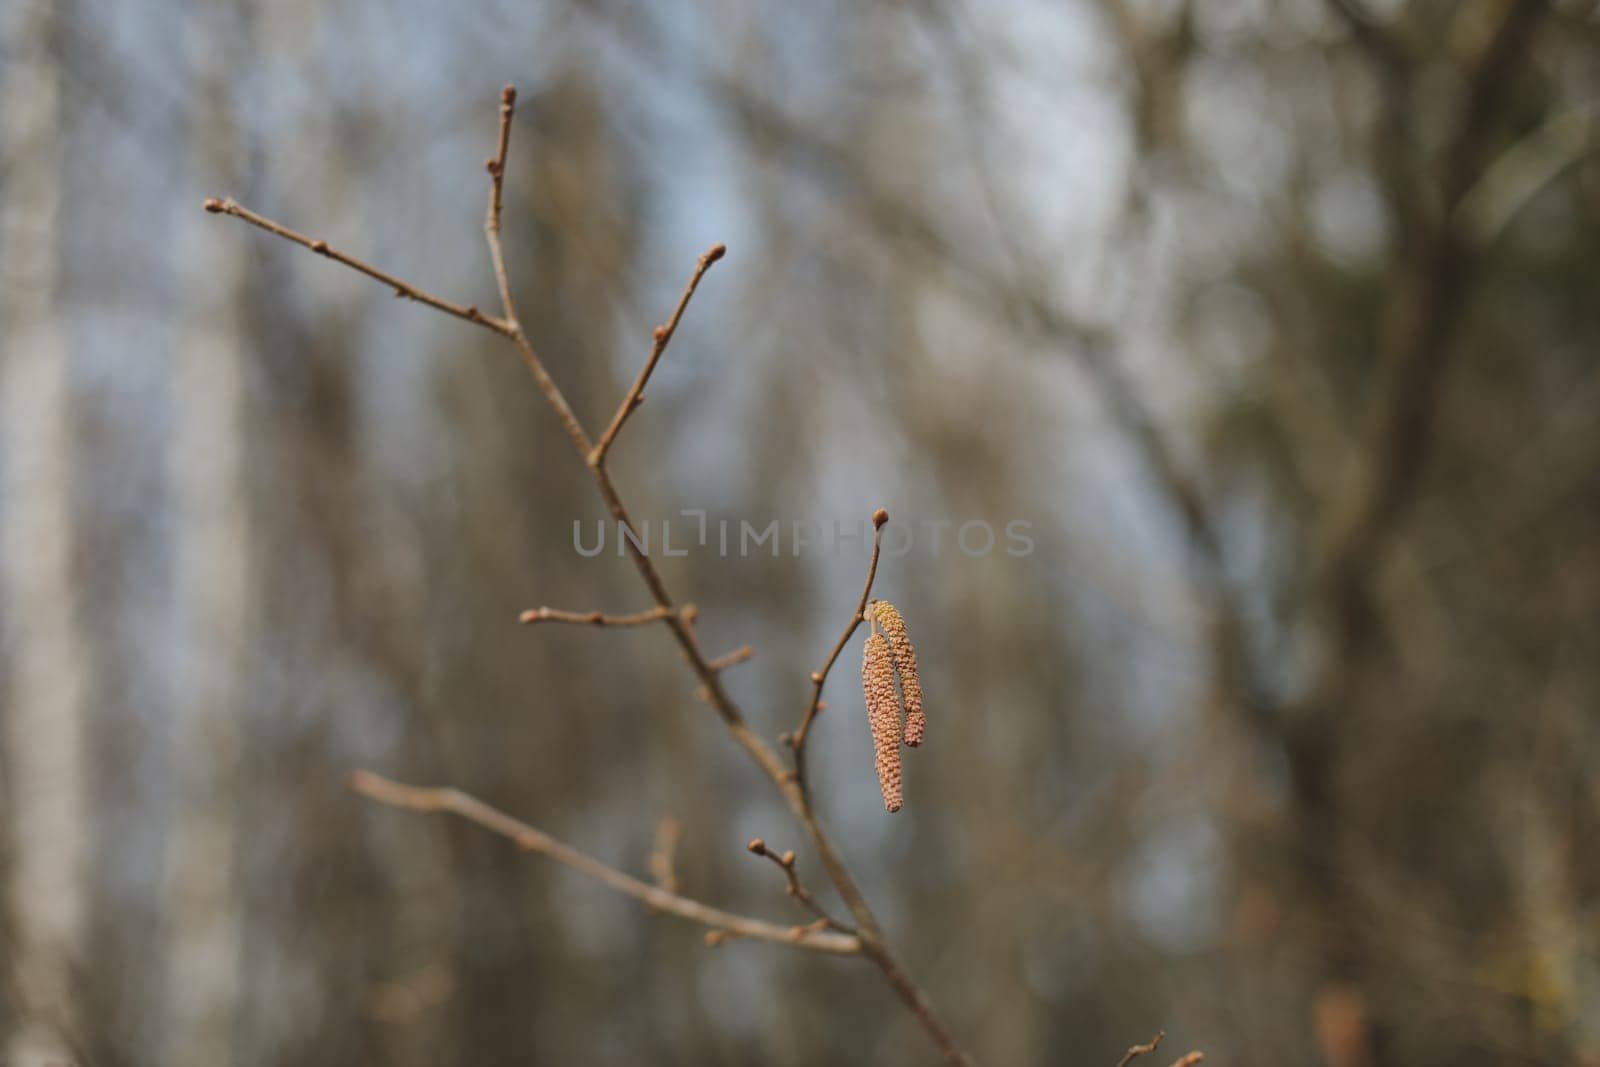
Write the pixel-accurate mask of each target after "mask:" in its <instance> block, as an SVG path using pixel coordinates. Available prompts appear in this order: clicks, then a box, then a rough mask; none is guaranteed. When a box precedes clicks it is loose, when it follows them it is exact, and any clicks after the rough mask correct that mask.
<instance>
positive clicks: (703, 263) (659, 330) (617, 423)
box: [589, 243, 728, 467]
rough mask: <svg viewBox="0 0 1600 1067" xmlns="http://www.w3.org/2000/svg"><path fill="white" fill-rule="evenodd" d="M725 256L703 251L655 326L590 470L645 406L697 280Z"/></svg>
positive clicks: (722, 251) (717, 250) (721, 249)
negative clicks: (648, 390) (645, 355)
mask: <svg viewBox="0 0 1600 1067" xmlns="http://www.w3.org/2000/svg"><path fill="white" fill-rule="evenodd" d="M727 254H728V246H727V245H725V244H721V243H718V244H714V245H712V246H711V247H710V248H708V249H706V250H705V252H704V253H703V254H701V256H700V259H699V260H698V261H696V263H695V266H694V273H693V274H691V275H689V284H688V285H686V286H684V287H683V295H682V296H680V297H679V298H678V306H677V307H676V308H674V309H673V311H672V317H671V318H669V319H667V321H666V322H664V323H662V324H661V325H660V326H657V327H656V328H655V332H654V333H653V334H652V335H651V338H652V343H651V346H650V358H649V359H647V360H645V364H644V368H643V369H642V370H640V371H639V376H638V377H637V378H635V379H634V380H633V385H632V386H631V387H629V389H628V395H627V396H625V397H623V398H622V403H621V404H619V405H618V406H617V413H616V414H615V415H613V416H611V424H610V425H609V426H607V427H606V432H605V433H603V434H601V435H600V442H599V443H598V444H596V445H595V446H594V451H592V452H590V453H589V466H591V467H599V466H602V465H603V464H604V463H605V461H606V453H607V452H610V451H611V446H612V444H613V443H614V442H615V441H616V439H617V434H619V433H621V432H622V424H623V423H625V422H627V421H628V416H629V415H632V414H633V411H634V409H635V408H637V407H638V406H639V405H640V404H642V403H644V387H645V386H646V385H648V384H649V382H650V375H651V374H653V373H654V372H655V369H656V364H657V363H659V362H660V361H661V354H662V353H663V352H665V351H666V350H667V345H669V344H671V343H672V335H673V334H675V333H677V332H678V323H679V322H681V321H682V320H683V313H684V311H686V310H687V309H688V307H689V301H690V300H692V299H693V298H694V291H695V290H696V289H698V288H699V287H700V279H701V278H703V277H705V274H706V271H708V270H710V269H711V264H713V263H715V262H716V261H717V260H719V259H721V258H722V257H723V256H725V255H727Z"/></svg>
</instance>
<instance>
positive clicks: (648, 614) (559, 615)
mask: <svg viewBox="0 0 1600 1067" xmlns="http://www.w3.org/2000/svg"><path fill="white" fill-rule="evenodd" d="M683 610H684V611H687V610H689V609H688V608H684V609H683ZM672 613H673V609H671V608H651V609H650V610H648V611H640V612H635V613H634V614H632V615H606V614H603V613H602V612H598V611H561V610H560V609H558V608H529V609H528V610H527V611H524V612H523V613H522V614H521V615H518V616H517V621H518V622H520V623H522V624H524V625H528V624H530V623H535V622H570V623H576V624H579V625H582V626H645V625H647V624H649V623H652V622H660V621H661V620H662V619H665V618H667V617H668V616H669V615H671V614H672Z"/></svg>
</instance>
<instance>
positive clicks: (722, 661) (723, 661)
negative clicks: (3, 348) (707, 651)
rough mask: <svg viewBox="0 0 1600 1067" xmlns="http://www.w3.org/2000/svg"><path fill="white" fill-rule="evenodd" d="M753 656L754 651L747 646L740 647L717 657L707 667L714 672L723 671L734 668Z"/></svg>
mask: <svg viewBox="0 0 1600 1067" xmlns="http://www.w3.org/2000/svg"><path fill="white" fill-rule="evenodd" d="M755 654H756V650H755V649H753V648H751V647H750V646H749V645H740V646H739V647H738V648H736V649H734V650H733V651H732V652H729V653H728V654H727V655H725V656H718V657H717V658H716V659H714V660H712V661H711V662H710V663H709V664H708V666H709V667H710V668H711V669H712V670H714V671H725V670H727V669H728V668H729V667H736V666H738V665H739V664H741V663H743V662H744V661H745V660H748V659H751V658H753V657H754V656H755Z"/></svg>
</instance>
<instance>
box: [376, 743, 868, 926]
mask: <svg viewBox="0 0 1600 1067" xmlns="http://www.w3.org/2000/svg"><path fill="white" fill-rule="evenodd" d="M350 788H351V789H353V790H354V791H355V792H357V793H360V794H361V795H362V796H364V797H367V798H368V799H370V800H375V801H377V802H378V803H380V804H387V805H389V806H390V807H394V808H405V809H407V810H409V811H418V812H426V813H438V812H448V813H449V814H451V815H457V816H460V817H461V818H463V819H466V820H467V821H468V822H473V823H477V824H478V825H479V826H481V827H483V828H484V829H486V830H489V831H490V832H492V833H496V834H499V835H500V836H501V837H504V838H507V839H509V840H511V841H512V842H514V843H515V844H516V846H517V847H518V848H520V849H522V851H524V852H537V853H538V854H540V855H541V856H548V857H550V858H551V859H553V860H555V861H556V862H557V863H559V864H561V865H562V866H565V867H570V868H572V869H573V870H575V871H577V872H578V873H579V874H584V875H587V876H589V877H590V878H593V879H594V880H595V881H597V882H600V883H601V884H602V885H605V886H608V887H609V888H611V889H615V890H616V891H617V892H619V893H625V894H627V895H628V896H630V897H633V898H635V899H636V900H640V901H643V902H644V903H645V904H647V905H649V906H650V907H652V908H655V909H656V910H657V911H664V912H668V913H670V914H672V915H676V916H678V917H679V918H683V919H688V920H689V921H690V922H697V923H700V924H701V925H702V926H709V927H711V928H712V929H713V930H722V931H725V932H727V933H728V934H731V935H734V936H737V937H748V938H753V939H755V940H757V941H771V942H773V943H774V944H778V945H792V946H794V947H795V948H803V949H809V950H810V951H812V952H823V953H829V954H831V955H835V956H854V955H858V954H859V953H860V952H861V940H860V938H858V937H855V936H853V935H850V934H842V933H826V932H822V931H814V930H812V929H811V928H810V927H804V926H801V927H795V926H780V925H778V924H776V923H769V922H763V921H762V920H760V919H751V918H748V917H746V916H743V915H735V914H733V913H732V912H727V911H722V910H721V909H719V908H713V907H711V906H709V905H706V904H702V903H700V902H699V901H697V900H690V899H689V898H688V897H683V896H679V895H678V894H676V893H673V892H669V891H668V890H666V889H663V888H662V887H660V886H653V885H649V884H647V883H645V882H641V881H640V880H639V879H637V878H635V877H633V876H632V875H629V874H624V873H623V872H621V871H619V870H617V869H616V868H615V867H612V866H609V865H608V864H605V863H602V862H600V861H599V860H597V859H595V858H594V857H593V856H590V855H589V854H588V853H585V852H579V851H578V850H577V849H575V848H573V847H572V846H571V845H567V844H564V843H563V842H561V841H558V840H556V839H555V838H553V837H551V836H550V835H549V834H547V833H545V832H544V831H542V830H538V829H535V828H534V827H532V826H529V825H528V824H527V823H525V822H522V821H521V820H519V819H515V818H512V817H511V816H510V815H507V814H506V813H505V812H503V811H500V810H499V809H498V808H493V807H490V806H489V805H488V804H485V803H484V802H483V801H481V800H478V799H477V798H475V797H471V796H468V795H467V794H465V793H462V792H460V791H459V790H456V789H430V788H424V787H420V786H413V785H404V784H402V783H400V782H394V781H390V780H389V779H387V778H384V777H382V776H381V775H376V774H373V773H372V772H371V771H357V772H356V773H355V774H353V775H351V776H350Z"/></svg>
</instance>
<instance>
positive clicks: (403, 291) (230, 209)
mask: <svg viewBox="0 0 1600 1067" xmlns="http://www.w3.org/2000/svg"><path fill="white" fill-rule="evenodd" d="M205 209H206V210H207V211H209V212H211V213H212V214H213V215H232V216H233V217H234V218H236V219H243V220H244V221H245V222H248V223H249V224H250V225H252V226H256V227H258V228H260V229H263V230H266V231H267V232H268V233H270V234H273V235H275V236H277V237H282V238H283V239H284V240H286V241H293V242H294V243H295V244H297V245H300V246H301V247H302V248H309V249H311V251H313V252H315V253H317V255H319V256H326V257H327V258H328V259H331V260H333V261H334V262H335V263H343V264H344V265H345V266H347V267H349V268H350V269H352V270H357V271H360V272H361V273H362V274H365V275H366V276H367V277H369V278H375V279H377V280H378V281H380V282H382V283H383V284H384V285H387V286H388V287H389V288H391V289H393V290H394V295H395V296H401V297H405V298H406V299H407V300H415V301H417V302H418V303H419V304H427V305H428V306H429V307H431V308H437V309H438V310H440V311H442V312H444V313H445V314H446V315H454V316H455V317H456V318H458V319H465V320H466V321H467V322H471V323H476V324H477V325H479V326H486V327H488V328H489V329H491V330H493V331H494V332H495V333H498V334H501V335H503V336H506V337H510V336H511V326H510V324H508V323H506V322H504V321H503V320H501V319H497V318H495V317H494V316H493V315H485V314H484V313H483V312H481V311H479V310H478V309H477V308H476V307H473V306H471V305H467V304H457V303H454V302H453V301H449V300H445V299H444V298H443V297H438V296H434V295H433V294H432V293H428V292H424V291H423V290H421V289H418V288H417V287H416V286H414V285H412V284H411V283H410V282H404V281H401V280H400V279H399V278H396V277H395V276H394V275H393V274H390V273H389V272H387V271H382V270H379V269H378V268H377V267H374V266H373V265H372V264H370V263H366V262H363V261H362V260H359V259H357V258H356V257H355V256H352V255H350V254H348V253H346V252H341V251H339V250H338V249H337V248H334V247H333V246H332V245H330V244H328V242H326V241H321V240H318V239H316V238H314V237H307V236H306V235H305V234H303V233H298V232H296V231H294V230H291V229H289V227H287V226H284V225H282V224H281V223H277V222H273V221H272V220H271V219H269V218H267V217H265V216H264V215H258V214H256V213H255V212H254V211H251V210H250V209H249V208H247V207H245V206H244V205H242V204H240V203H238V202H236V201H235V200H233V199H232V198H231V197H230V198H228V199H225V200H219V199H217V198H216V197H212V198H211V199H209V200H207V201H206V202H205Z"/></svg>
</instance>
